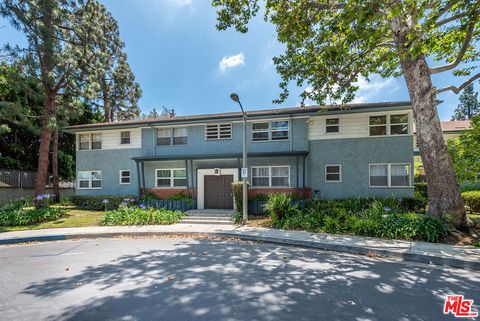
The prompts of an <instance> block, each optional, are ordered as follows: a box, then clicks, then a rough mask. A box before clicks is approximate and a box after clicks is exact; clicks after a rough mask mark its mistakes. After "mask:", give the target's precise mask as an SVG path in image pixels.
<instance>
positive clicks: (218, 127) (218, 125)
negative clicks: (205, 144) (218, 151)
mask: <svg viewBox="0 0 480 321" xmlns="http://www.w3.org/2000/svg"><path fill="white" fill-rule="evenodd" d="M221 126H230V129H229V130H228V129H227V130H226V131H227V134H228V131H230V136H229V137H221V136H222V129H221ZM209 127H210V128H209ZM215 127H216V133H215V132H213V134H216V137H208V136H209V132H208V131H209V129H210V130H213V131H215ZM224 130H225V129H224ZM213 134H212V132H210V136H212V135H213ZM227 134H225V133H224V134H223V135H227ZM232 136H233V126H232V123H212V124H205V140H226V139H232Z"/></svg>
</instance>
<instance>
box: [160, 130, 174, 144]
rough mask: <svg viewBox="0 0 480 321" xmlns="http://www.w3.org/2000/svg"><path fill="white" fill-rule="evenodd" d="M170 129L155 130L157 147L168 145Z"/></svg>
mask: <svg viewBox="0 0 480 321" xmlns="http://www.w3.org/2000/svg"><path fill="white" fill-rule="evenodd" d="M170 132H171V129H170V128H161V129H157V145H170V141H171V137H170V136H171V135H170Z"/></svg>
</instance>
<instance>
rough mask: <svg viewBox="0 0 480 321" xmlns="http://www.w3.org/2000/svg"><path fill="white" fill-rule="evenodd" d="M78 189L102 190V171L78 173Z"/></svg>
mask: <svg viewBox="0 0 480 321" xmlns="http://www.w3.org/2000/svg"><path fill="white" fill-rule="evenodd" d="M78 188H79V189H100V188H102V171H79V172H78Z"/></svg>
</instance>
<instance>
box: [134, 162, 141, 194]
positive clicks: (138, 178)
mask: <svg viewBox="0 0 480 321" xmlns="http://www.w3.org/2000/svg"><path fill="white" fill-rule="evenodd" d="M135 164H136V165H137V182H138V198H140V196H141V195H140V194H141V189H142V185H141V184H142V183H141V182H140V166H139V164H138V160H135Z"/></svg>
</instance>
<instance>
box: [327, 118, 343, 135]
mask: <svg viewBox="0 0 480 321" xmlns="http://www.w3.org/2000/svg"><path fill="white" fill-rule="evenodd" d="M325 131H326V132H327V133H338V132H339V131H340V119H339V118H327V119H325Z"/></svg>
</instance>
